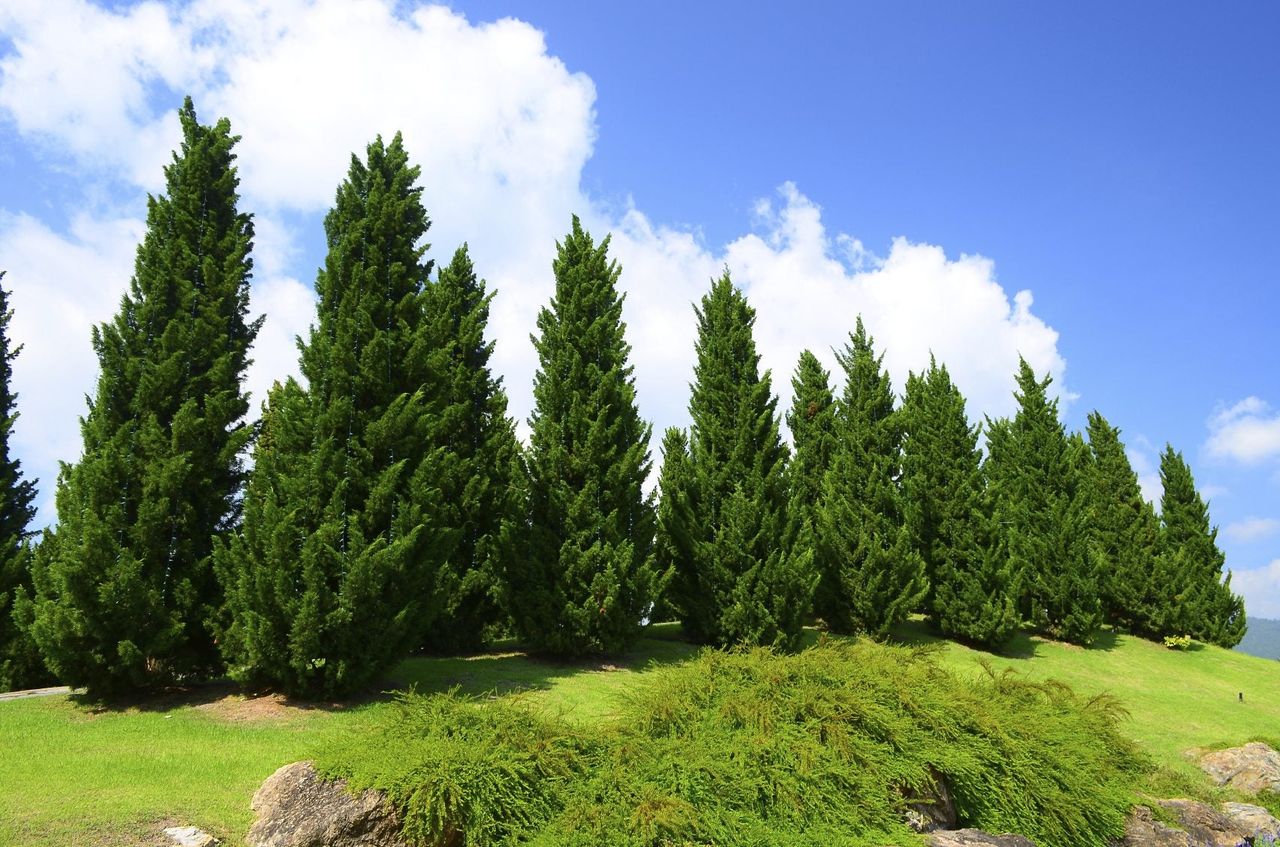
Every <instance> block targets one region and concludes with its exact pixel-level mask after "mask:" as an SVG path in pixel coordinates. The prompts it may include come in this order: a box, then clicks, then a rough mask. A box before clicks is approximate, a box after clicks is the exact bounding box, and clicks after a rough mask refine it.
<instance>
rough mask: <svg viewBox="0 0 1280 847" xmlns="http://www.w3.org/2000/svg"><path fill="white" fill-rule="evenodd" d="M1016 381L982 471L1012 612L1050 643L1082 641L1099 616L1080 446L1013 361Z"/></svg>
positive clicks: (1023, 365)
mask: <svg viewBox="0 0 1280 847" xmlns="http://www.w3.org/2000/svg"><path fill="white" fill-rule="evenodd" d="M1017 382H1018V391H1016V392H1015V393H1014V397H1015V398H1016V399H1017V401H1018V412H1017V414H1016V415H1015V416H1014V418H1013V420H1012V421H988V425H987V432H988V440H987V447H988V460H987V465H986V467H987V479H988V484H989V486H990V490H991V493H992V496H993V497H994V498H995V503H996V510H997V513H998V515H999V520H1000V525H1001V526H1002V527H1004V530H1005V539H1004V543H1006V544H1007V545H1008V551H1009V558H1010V562H1011V566H1012V572H1013V578H1014V579H1015V580H1016V581H1017V585H1018V586H1019V613H1020V614H1021V615H1022V616H1023V617H1024V618H1025V619H1027V620H1029V621H1030V622H1031V623H1032V625H1033V626H1035V627H1037V628H1038V629H1040V630H1042V631H1044V632H1046V633H1047V634H1049V635H1050V636H1052V637H1054V638H1058V639H1061V640H1064V641H1069V642H1072V643H1075V644H1088V643H1090V642H1091V641H1092V640H1093V638H1094V636H1095V635H1096V634H1097V631H1098V627H1099V626H1100V625H1101V623H1102V611H1101V604H1100V601H1099V587H1098V585H1099V581H1100V579H1101V573H1100V569H1101V561H1100V558H1099V556H1098V555H1097V550H1096V547H1095V544H1094V540H1093V537H1092V531H1091V525H1090V511H1091V498H1090V491H1089V488H1088V486H1087V484H1086V478H1085V476H1084V474H1085V469H1086V463H1087V461H1088V452H1087V448H1085V447H1084V445H1083V444H1082V443H1077V444H1073V443H1072V441H1071V440H1070V439H1068V437H1067V433H1066V430H1065V429H1064V428H1063V426H1062V423H1061V421H1060V420H1059V419H1058V401H1057V399H1050V397H1049V392H1048V389H1049V386H1050V384H1052V379H1051V378H1050V377H1049V376H1047V375H1046V376H1045V377H1044V379H1037V378H1036V375H1035V372H1034V371H1032V369H1031V366H1030V365H1028V364H1027V362H1026V360H1025V359H1019V369H1018V376H1017ZM1082 448H1083V449H1082Z"/></svg>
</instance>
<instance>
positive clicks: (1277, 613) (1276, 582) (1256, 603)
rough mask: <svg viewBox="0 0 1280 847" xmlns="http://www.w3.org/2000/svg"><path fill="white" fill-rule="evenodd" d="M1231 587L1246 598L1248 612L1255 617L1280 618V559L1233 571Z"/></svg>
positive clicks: (1246, 610)
mask: <svg viewBox="0 0 1280 847" xmlns="http://www.w3.org/2000/svg"><path fill="white" fill-rule="evenodd" d="M1231 588H1232V590H1233V591H1236V592H1238V593H1240V594H1241V595H1243V596H1244V597H1245V598H1246V599H1245V613H1246V614H1248V615H1250V616H1252V617H1255V618H1271V619H1277V618H1280V559H1272V560H1271V563H1270V564H1268V565H1264V566H1262V567H1260V568H1251V569H1249V570H1243V571H1235V572H1233V573H1232V574H1231Z"/></svg>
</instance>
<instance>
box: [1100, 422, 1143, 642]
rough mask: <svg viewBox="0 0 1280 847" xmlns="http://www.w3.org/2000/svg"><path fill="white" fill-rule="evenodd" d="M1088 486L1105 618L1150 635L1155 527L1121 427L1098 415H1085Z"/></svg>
mask: <svg viewBox="0 0 1280 847" xmlns="http://www.w3.org/2000/svg"><path fill="white" fill-rule="evenodd" d="M1088 433H1089V450H1090V452H1091V453H1092V456H1093V461H1092V462H1091V463H1090V466H1089V467H1090V473H1089V485H1090V486H1091V487H1092V488H1093V505H1094V513H1093V524H1094V531H1095V537H1096V539H1097V542H1098V545H1099V552H1100V553H1101V555H1102V556H1103V558H1104V560H1105V562H1106V567H1105V570H1104V574H1105V576H1104V579H1103V581H1102V585H1101V594H1102V610H1103V616H1104V618H1105V619H1106V620H1107V621H1108V622H1110V623H1111V624H1113V625H1115V626H1120V627H1123V628H1125V629H1127V630H1128V631H1130V632H1133V633H1137V634H1139V635H1152V634H1154V632H1153V631H1152V629H1151V625H1150V620H1149V617H1150V614H1151V608H1152V605H1153V604H1154V602H1155V597H1154V594H1153V591H1154V586H1155V582H1154V580H1155V565H1156V555H1157V554H1158V552H1159V549H1158V548H1159V541H1160V525H1159V523H1158V521H1157V518H1156V513H1155V510H1154V509H1153V508H1152V506H1151V504H1150V503H1148V502H1147V501H1146V499H1145V498H1143V496H1142V489H1141V488H1140V487H1139V485H1138V475H1137V474H1136V473H1134V471H1133V467H1132V465H1130V464H1129V457H1128V456H1127V455H1126V454H1125V449H1124V443H1123V442H1122V441H1121V440H1120V430H1119V429H1117V428H1115V427H1113V426H1112V425H1111V424H1110V423H1108V422H1107V419H1106V418H1104V417H1103V416H1102V415H1101V413H1099V412H1097V411H1094V412H1092V413H1091V414H1090V415H1089V427H1088Z"/></svg>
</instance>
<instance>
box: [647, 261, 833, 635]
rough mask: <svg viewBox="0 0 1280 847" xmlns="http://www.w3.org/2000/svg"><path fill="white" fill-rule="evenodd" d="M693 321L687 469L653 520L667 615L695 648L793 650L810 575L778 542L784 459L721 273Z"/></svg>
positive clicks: (772, 408) (672, 443)
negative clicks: (665, 571)
mask: <svg viewBox="0 0 1280 847" xmlns="http://www.w3.org/2000/svg"><path fill="white" fill-rule="evenodd" d="M695 311H696V313H697V317H698V339H697V342H696V345H695V350H696V353H697V362H696V364H695V365H694V382H693V394H692V397H691V399H690V402H689V412H690V415H691V416H692V418H693V428H692V430H691V432H690V436H689V445H688V450H689V453H688V459H687V466H685V465H683V464H681V465H678V467H679V468H680V470H679V471H678V475H679V479H678V480H676V481H672V482H671V484H669V485H664V487H663V496H664V498H667V497H672V496H673V495H672V494H671V493H670V492H671V491H672V489H678V488H683V491H681V492H680V496H681V498H682V499H681V500H679V501H678V502H679V503H680V507H679V508H671V509H667V508H664V509H663V510H662V512H661V517H662V522H661V528H660V533H661V538H662V540H661V541H660V545H662V547H663V548H664V549H669V550H672V551H674V553H673V556H672V558H673V565H674V574H673V576H672V582H671V590H670V596H671V599H672V603H673V605H674V606H675V607H676V608H677V609H678V610H679V612H680V617H681V621H682V622H683V624H684V628H685V632H686V633H687V635H688V636H689V637H690V638H693V639H694V640H696V641H700V642H704V643H710V644H718V645H729V644H737V643H749V644H769V645H775V646H779V647H788V648H789V647H794V646H795V645H796V644H797V643H798V641H799V638H800V634H801V630H802V628H803V625H804V620H805V618H806V616H807V615H808V613H809V610H810V606H811V603H812V596H813V589H814V586H815V584H816V575H815V574H814V573H813V566H812V555H811V552H810V551H809V550H806V549H804V548H803V546H799V545H794V544H793V543H792V542H793V540H794V539H793V538H791V537H789V535H790V532H791V530H792V527H791V526H789V525H788V519H787V496H788V493H787V478H786V464H787V448H786V445H785V444H784V443H783V441H782V437H781V435H780V433H779V420H778V414H777V402H778V401H777V398H776V397H774V396H773V391H772V389H771V386H770V376H769V372H768V371H766V372H765V373H764V374H763V375H762V374H761V373H760V371H759V363H760V356H759V354H757V352H756V345H755V340H754V338H753V337H752V327H753V325H754V324H755V310H754V309H752V308H751V306H750V305H749V304H748V303H747V300H746V297H745V296H744V295H743V294H742V292H741V291H739V290H738V289H737V288H736V287H735V286H734V284H733V281H732V280H731V279H730V277H729V273H728V272H727V271H726V272H725V273H724V275H723V276H721V277H720V278H719V279H717V280H715V281H714V282H713V283H712V286H711V290H710V291H709V292H708V293H707V294H706V295H705V296H703V298H702V303H701V307H700V308H697V309H696V310H695ZM667 445H668V449H669V450H671V453H669V454H668V461H669V460H670V455H672V454H674V455H680V450H679V449H678V445H677V444H676V439H674V438H673V437H672V436H669V437H668V440H667ZM683 461H685V460H683V458H682V462H683ZM674 473H677V472H675V471H673V474H674ZM664 476H666V473H665V468H664Z"/></svg>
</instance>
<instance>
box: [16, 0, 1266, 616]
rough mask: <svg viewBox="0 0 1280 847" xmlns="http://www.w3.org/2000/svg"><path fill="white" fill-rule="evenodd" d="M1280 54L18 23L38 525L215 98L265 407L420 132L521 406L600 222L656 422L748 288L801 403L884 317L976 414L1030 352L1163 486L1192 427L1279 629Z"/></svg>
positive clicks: (764, 21) (644, 27)
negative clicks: (143, 239)
mask: <svg viewBox="0 0 1280 847" xmlns="http://www.w3.org/2000/svg"><path fill="white" fill-rule="evenodd" d="M502 19H506V20H502ZM500 20H501V22H499V23H495V22H497V21H500ZM1277 32H1280V9H1277V7H1275V6H1274V5H1272V4H1264V3H1251V4H1249V3H1240V4H1231V5H1230V6H1218V7H1213V6H1207V5H1202V6H1191V5H1185V6H1180V5H1179V4H1167V3H1164V4H1155V3H1131V4H1102V3H1072V4H1061V5H1058V6H1050V5H1049V4H1014V3H984V4H964V5H962V4H939V3H880V4H830V5H818V4H812V5H808V6H805V7H803V8H800V9H788V10H787V11H786V12H785V14H784V13H782V12H781V11H780V9H779V7H777V5H776V4H741V3H734V4H714V3H687V2H686V3H678V4H677V3H650V4H638V5H632V6H629V7H624V6H623V5H622V4H569V3H539V4H523V3H509V2H474V3H468V2H464V3H457V4H454V5H453V6H452V7H450V8H447V9H446V8H440V7H428V6H419V5H417V4H411V3H403V2H401V3H396V4H392V3H391V2H390V0H385V2H384V0H360V2H337V0H314V2H310V0H280V2H274V3H265V2H256V0H223V2H211V0H204V2H195V3H190V4H176V5H168V6H162V5H159V4H144V5H137V4H129V3H116V4H110V5H108V6H95V5H93V4H92V3H87V2H81V1H80V0H56V2H28V1H27V0H17V2H11V3H6V4H5V6H4V9H3V10H0V133H2V134H0V185H3V191H0V269H5V270H7V271H8V276H7V277H6V279H5V283H6V285H7V286H8V287H9V288H10V289H11V290H12V291H14V293H15V294H14V297H15V306H16V308H17V316H16V317H15V326H14V332H15V334H16V335H17V336H18V337H19V339H20V340H22V341H24V342H25V343H26V344H27V351H26V353H25V354H24V356H23V358H22V359H21V360H20V361H19V362H18V371H17V374H16V377H15V379H16V381H17V383H18V388H19V390H20V391H21V392H22V395H23V396H22V411H23V414H24V417H23V419H22V420H21V421H20V423H19V430H18V437H17V447H18V449H19V452H20V455H22V457H23V458H24V461H25V463H26V467H27V469H28V471H29V472H30V473H32V474H33V475H36V476H39V477H40V478H41V491H42V512H41V517H42V519H45V520H49V519H52V514H53V513H52V509H51V507H50V505H51V494H52V485H51V482H52V480H53V478H54V476H55V473H56V461H57V460H58V459H60V458H61V459H71V458H74V455H75V452H76V450H77V444H78V437H77V432H76V425H75V416H76V415H77V414H79V413H80V412H81V411H82V410H83V395H84V393H85V392H86V391H88V390H90V389H91V387H92V381H93V366H94V360H93V357H92V354H91V351H90V350H89V345H88V328H89V326H91V325H92V323H94V322H97V321H101V320H105V319H107V318H108V317H109V316H110V314H111V313H112V311H113V310H114V308H115V306H116V303H117V302H118V298H119V295H120V292H121V291H122V290H123V289H124V286H125V284H126V283H127V280H128V276H129V272H130V268H131V263H132V251H133V247H134V245H135V244H136V242H137V239H138V238H139V237H140V234H141V224H140V221H141V219H142V217H143V215H144V214H145V192H146V191H155V190H157V189H158V188H159V187H160V185H161V183H160V178H161V176H160V168H161V165H162V164H163V162H164V161H165V159H166V157H167V151H168V150H169V149H171V148H172V146H173V144H174V143H175V141H176V138H177V130H176V120H175V119H174V116H173V112H174V109H175V108H176V106H177V105H178V103H179V102H180V98H181V95H182V94H183V93H185V92H190V93H192V94H193V96H194V97H195V98H196V106H197V109H198V110H199V111H200V113H201V115H202V117H204V118H205V119H213V118H214V117H216V116H218V115H222V114H225V115H228V116H229V117H230V118H231V120H232V123H233V126H234V127H235V129H236V131H238V132H240V133H241V134H243V136H244V141H243V142H242V143H241V146H240V154H241V165H242V178H243V184H242V190H243V193H244V204H245V207H246V208H247V209H248V210H250V211H252V212H254V214H255V216H256V220H257V222H258V226H259V237H258V251H257V262H258V266H257V273H256V275H255V290H254V304H255V308H257V309H260V310H262V311H264V312H265V313H266V314H267V317H268V323H267V328H266V330H265V331H264V334H263V337H262V339H261V341H260V344H259V349H258V353H257V359H258V362H257V364H256V365H255V370H254V373H253V374H252V375H251V379H250V382H251V385H252V387H253V389H254V391H255V394H256V395H257V396H258V397H261V396H262V393H263V390H264V389H265V387H266V386H267V385H269V384H270V381H271V380H272V379H274V378H277V377H279V376H282V375H284V374H286V373H289V372H291V371H292V370H293V368H294V364H293V350H292V347H291V338H292V336H293V335H294V334H296V333H298V332H302V331H304V330H305V328H306V326H307V323H308V321H309V319H310V309H311V300H310V293H309V291H310V284H311V281H312V279H313V278H314V270H315V268H316V266H317V265H319V264H320V262H321V261H322V258H323V257H322V253H321V250H322V236H321V230H320V220H321V217H322V215H323V213H324V210H325V208H326V206H327V204H328V202H329V200H330V199H331V198H332V194H333V190H334V188H335V187H336V185H337V182H338V181H339V180H340V179H341V177H342V175H343V171H344V170H345V166H346V159H347V157H348V156H349V154H350V152H351V151H352V150H356V149H359V148H360V147H362V145H363V144H364V143H365V142H366V141H367V140H368V139H369V138H371V137H372V135H373V134H374V133H377V132H382V133H384V134H386V133H391V132H394V131H396V130H397V129H402V130H403V131H404V132H405V137H406V142H407V144H408V147H409V150H410V153H411V155H414V157H415V158H416V159H417V160H418V161H420V162H421V163H422V165H423V171H424V173H423V184H424V185H425V186H426V194H425V199H426V203H427V206H428V209H429V210H430V211H431V214H432V217H433V219H434V221H435V226H433V228H432V231H431V234H430V236H429V238H430V240H431V241H432V242H433V245H434V247H433V250H432V255H434V256H435V257H436V258H443V259H447V257H448V255H449V253H450V252H451V251H452V249H453V247H454V246H456V244H457V243H460V242H461V241H463V240H467V241H469V242H470V243H471V246H472V249H473V254H474V256H475V259H476V262H477V265H478V267H479V269H480V271H481V273H482V274H483V275H485V276H486V277H488V278H489V280H490V282H491V283H492V284H494V285H495V286H496V287H497V288H498V289H499V291H500V293H499V295H498V299H497V301H495V314H494V331H495V333H497V335H498V338H499V348H498V355H497V364H498V366H499V368H500V369H501V370H502V372H503V373H504V375H505V376H506V379H507V382H508V386H509V388H510V391H511V394H512V407H513V410H515V411H516V412H517V413H518V414H520V415H521V416H522V417H523V416H524V415H526V414H527V412H528V408H529V396H528V395H529V380H530V377H531V375H532V371H533V363H532V358H531V357H532V351H531V348H530V347H529V345H528V342H527V335H528V332H529V331H530V330H531V329H532V328H533V315H534V313H535V312H536V309H537V307H538V306H540V305H541V304H542V303H543V302H545V300H546V298H547V296H549V293H550V286H551V280H550V273H549V263H550V257H551V254H552V252H553V250H554V241H555V238H556V237H557V236H559V235H562V234H563V233H564V232H565V231H566V230H567V228H568V216H569V214H570V213H573V212H577V213H579V214H581V215H582V216H583V217H584V219H585V220H586V221H587V222H588V225H589V226H590V228H591V229H592V230H593V232H596V233H597V234H603V233H604V232H613V233H614V254H615V255H617V256H618V257H619V258H620V260H621V261H622V263H623V267H624V271H623V284H624V287H626V288H627V290H628V314H627V319H628V323H629V332H630V333H631V340H632V343H633V344H634V346H635V359H636V368H637V378H638V380H639V389H640V398H641V403H642V406H643V409H644V411H645V413H646V414H647V415H648V416H649V417H650V418H651V419H653V420H654V421H655V422H656V424H657V425H658V426H659V427H661V426H665V425H668V424H682V423H684V422H685V412H684V406H685V403H686V402H687V388H686V383H687V381H688V378H689V365H690V362H691V360H692V320H691V310H690V309H689V308H688V304H689V303H690V302H691V301H693V300H696V298H697V297H698V296H700V294H701V293H702V291H703V290H704V289H705V287H706V285H707V281H708V279H709V277H710V276H711V275H712V274H715V273H717V272H718V271H719V269H720V268H721V267H723V266H725V265H727V266H729V268H730V269H731V271H732V272H733V274H734V278H735V280H737V281H738V282H739V284H740V285H742V286H743V287H744V289H745V290H746V291H747V293H748V296H749V297H751V299H752V301H753V302H754V303H755V304H756V306H757V308H758V309H759V311H760V318H759V330H760V336H761V346H762V350H763V352H764V356H765V362H766V364H767V365H768V366H770V367H772V368H773V370H774V384H775V387H776V388H777V389H778V390H779V391H781V392H782V393H783V394H784V395H785V394H786V391H787V380H788V377H789V375H790V371H791V369H792V367H793V366H794V362H795V356H796V354H797V353H798V352H799V350H800V349H801V348H803V347H806V346H809V347H813V348H815V350H816V351H817V352H819V353H820V354H822V355H823V356H824V358H825V359H826V360H827V361H828V363H829V364H830V363H831V361H832V359H831V356H830V354H829V349H830V346H831V345H833V344H839V343H840V341H841V338H842V336H843V334H844V333H845V332H847V330H848V329H849V328H850V327H851V326H852V324H853V321H854V318H855V316H856V315H857V314H859V313H861V314H863V315H864V317H865V318H866V320H867V323H868V326H869V328H870V330H871V331H872V333H873V334H874V335H876V337H877V339H878V340H879V341H880V342H881V343H882V344H883V345H884V346H885V347H886V349H887V355H886V362H887V364H888V365H889V367H890V369H891V371H893V373H894V376H895V381H896V383H897V384H898V385H899V386H900V385H901V384H902V380H903V378H904V377H905V373H906V371H907V370H908V369H910V368H919V367H921V366H922V365H923V364H924V362H925V361H927V354H928V351H929V350H933V351H934V352H936V353H938V355H939V356H940V358H942V359H944V360H945V361H947V363H948V364H949V365H950V366H951V367H952V369H953V371H954V372H955V373H956V376H957V381H958V382H960V384H961V386H962V387H963V388H964V389H965V391H966V393H967V395H968V396H969V398H970V412H971V414H974V415H975V416H977V415H980V414H982V413H991V414H1003V413H1007V412H1009V411H1011V409H1012V401H1011V398H1010V394H1009V392H1010V391H1011V390H1012V379H1011V374H1012V371H1013V366H1014V365H1015V364H1016V358H1017V355H1018V353H1019V352H1021V353H1022V354H1023V355H1026V356H1027V358H1028V359H1029V360H1030V361H1031V362H1032V363H1033V364H1034V365H1035V366H1036V367H1037V369H1038V370H1041V371H1049V372H1052V373H1053V374H1054V376H1055V379H1056V380H1057V384H1058V385H1059V386H1060V387H1063V388H1064V390H1065V391H1066V392H1067V394H1066V396H1065V397H1064V399H1063V402H1064V410H1065V418H1066V421H1067V423H1068V425H1069V426H1072V427H1081V426H1083V423H1084V418H1085V416H1086V415H1087V413H1088V412H1089V411H1090V410H1092V409H1094V408H1097V409H1099V410H1101V411H1102V412H1103V414H1105V415H1106V416H1107V417H1108V418H1109V419H1110V420H1111V421H1112V422H1113V423H1115V424H1117V425H1119V426H1120V427H1121V428H1122V429H1123V431H1124V436H1125V438H1126V440H1127V442H1128V444H1129V446H1130V451H1131V455H1132V457H1133V460H1134V462H1135V465H1136V467H1137V468H1138V470H1139V472H1140V473H1141V474H1143V476H1144V482H1145V483H1146V485H1147V486H1148V490H1152V491H1154V490H1155V489H1154V488H1153V487H1152V486H1153V482H1154V480H1153V474H1154V471H1155V462H1156V459H1157V456H1158V452H1159V450H1160V449H1161V448H1162V447H1163V445H1164V443H1165V442H1166V441H1168V442H1172V443H1173V444H1174V446H1175V447H1176V448H1178V449H1180V450H1182V451H1183V452H1184V453H1185V454H1186V456H1187V458H1188V459H1189V461H1190V462H1191V464H1192V467H1193V470H1194V471H1195V474H1196V478H1197V481H1198V483H1199V484H1200V485H1201V487H1202V489H1203V490H1205V491H1206V493H1208V494H1209V495H1210V496H1211V500H1212V514H1213V518H1214V520H1215V522H1216V523H1218V524H1219V525H1220V526H1221V527H1222V535H1221V544H1222V546H1223V548H1224V549H1225V550H1226V551H1227V554H1228V565H1229V567H1231V568H1232V570H1233V571H1235V574H1236V575H1235V580H1236V583H1235V584H1236V585H1237V586H1238V587H1239V588H1241V589H1242V590H1243V591H1244V592H1245V595H1246V599H1247V601H1248V607H1249V609H1250V611H1251V612H1253V613H1254V614H1262V615H1265V616H1269V617H1280V378H1277V376H1276V372H1275V367H1276V363H1277V358H1278V357H1277V356H1276V354H1275V352H1274V342H1273V340H1272V338H1273V332H1272V327H1273V325H1274V323H1275V321H1276V319H1277V317H1278V316H1280V294H1278V293H1277V290H1278V288H1280V287H1278V286H1277V285H1276V282H1277V279H1276V277H1277V271H1276V269H1277V268H1278V267H1280V238H1277V237H1276V233H1277V231H1280V211H1278V209H1280V206H1277V203H1276V201H1275V198H1276V197H1278V196H1280V143H1278V142H1280V54H1277V52H1276V51H1275V50H1274V37H1275V34H1276V33H1277ZM1020 292H1029V293H1026V294H1020Z"/></svg>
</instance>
